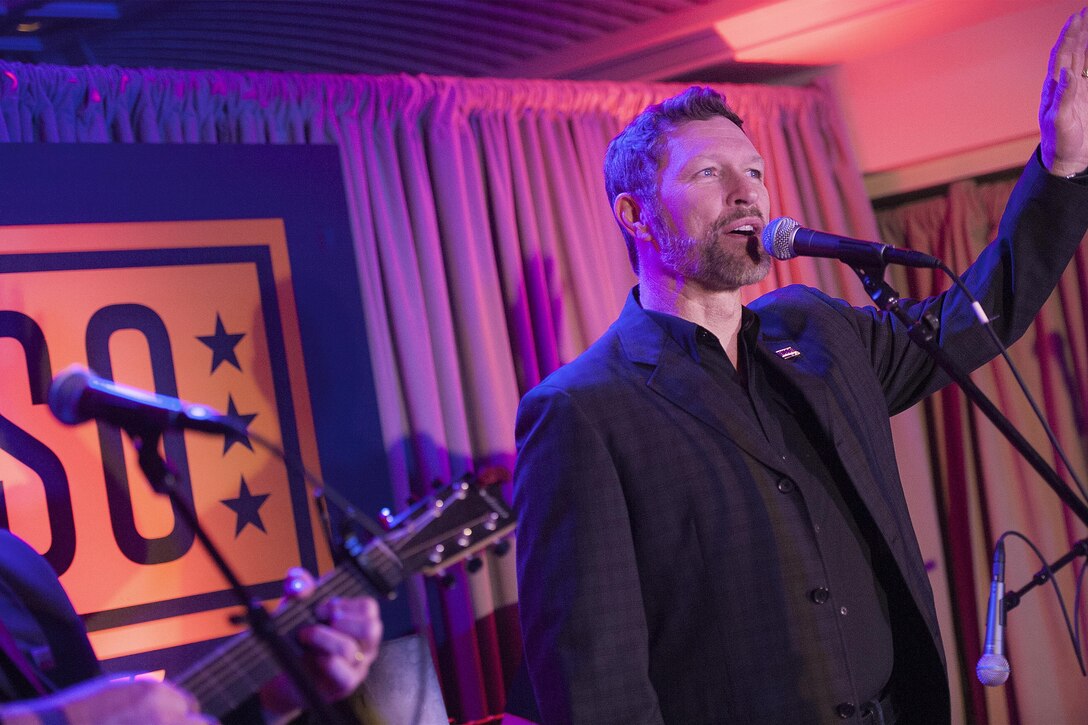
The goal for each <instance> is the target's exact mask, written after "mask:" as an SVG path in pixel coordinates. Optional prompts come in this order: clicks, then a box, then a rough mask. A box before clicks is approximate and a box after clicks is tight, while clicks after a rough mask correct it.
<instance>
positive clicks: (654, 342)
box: [515, 157, 1088, 725]
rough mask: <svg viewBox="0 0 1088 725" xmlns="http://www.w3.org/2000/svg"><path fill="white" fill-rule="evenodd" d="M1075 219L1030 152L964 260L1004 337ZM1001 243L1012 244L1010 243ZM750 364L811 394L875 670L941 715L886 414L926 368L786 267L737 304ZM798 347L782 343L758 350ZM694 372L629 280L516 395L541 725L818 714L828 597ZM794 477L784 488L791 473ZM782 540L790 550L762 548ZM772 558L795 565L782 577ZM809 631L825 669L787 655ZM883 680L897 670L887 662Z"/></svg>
mask: <svg viewBox="0 0 1088 725" xmlns="http://www.w3.org/2000/svg"><path fill="white" fill-rule="evenodd" d="M1086 228H1088V193H1086V190H1085V189H1084V188H1082V187H1080V186H1078V185H1076V184H1073V183H1070V182H1067V181H1065V180H1061V179H1055V178H1053V177H1051V176H1049V175H1048V174H1047V173H1046V172H1045V171H1044V170H1043V169H1042V167H1041V165H1040V164H1039V163H1038V160H1037V157H1036V159H1034V160H1033V161H1032V162H1031V164H1030V165H1029V167H1028V168H1027V170H1026V171H1025V173H1024V176H1023V177H1022V179H1021V182H1020V184H1019V185H1018V186H1017V189H1016V191H1015V192H1014V194H1013V197H1012V199H1011V201H1010V203H1009V205H1008V208H1007V211H1006V215H1005V218H1004V222H1003V224H1002V227H1001V229H1000V235H999V238H998V240H997V241H995V242H994V243H993V244H991V245H990V247H988V248H987V250H986V251H985V252H984V253H983V254H982V255H981V256H980V258H979V260H978V261H977V262H976V263H975V264H974V265H973V266H972V268H971V269H970V270H969V273H968V274H967V275H965V277H966V278H967V281H968V284H969V286H970V287H971V288H972V290H973V291H974V293H975V295H976V296H977V297H978V298H979V299H980V300H981V301H982V304H983V307H984V309H986V310H987V311H988V312H989V313H990V314H991V316H992V317H994V318H995V319H996V325H995V326H996V328H997V330H998V332H999V334H1001V336H1002V337H1003V338H1005V339H1006V340H1007V341H1008V340H1013V339H1015V338H1016V337H1018V336H1020V335H1021V334H1022V333H1023V331H1024V330H1025V329H1026V328H1027V326H1028V325H1029V324H1030V322H1031V320H1032V319H1033V317H1034V315H1035V313H1036V311H1037V310H1038V308H1039V307H1040V306H1041V305H1042V303H1043V302H1044V301H1045V299H1046V297H1047V296H1048V294H1049V291H1050V290H1051V289H1052V288H1053V287H1054V285H1055V284H1056V282H1057V279H1058V277H1059V276H1060V274H1061V272H1062V270H1063V269H1064V268H1065V265H1066V263H1067V261H1068V260H1069V258H1070V257H1071V255H1072V254H1073V252H1074V251H1075V249H1076V247H1077V245H1078V243H1079V242H1080V239H1081V237H1082V236H1083V234H1084V231H1085V229H1086ZM1014 260H1015V264H1013V261H1014ZM904 304H905V306H906V307H907V308H908V309H909V310H910V314H911V315H912V316H914V317H917V316H918V315H920V314H921V313H922V311H923V310H929V311H932V312H934V313H935V314H936V315H937V316H938V317H939V319H940V321H941V332H940V339H941V343H942V345H943V346H944V347H945V349H946V350H947V351H948V352H950V353H952V354H953V355H954V356H955V357H956V358H957V359H958V360H959V361H960V362H961V363H962V364H964V365H966V366H968V367H969V368H974V367H977V366H978V365H980V364H982V363H983V362H984V361H985V360H987V359H989V358H990V357H992V355H993V354H994V351H993V350H992V348H991V346H990V345H989V344H988V343H987V342H986V340H985V339H984V336H983V333H982V332H981V331H980V330H978V328H977V325H976V323H975V321H974V318H973V316H972V314H971V312H970V309H969V303H968V301H967V300H966V299H964V297H963V296H962V294H960V293H959V292H958V291H953V292H950V293H946V294H944V295H942V296H938V297H936V298H932V299H929V300H925V301H922V302H910V301H905V303H904ZM751 309H752V310H753V311H754V312H756V313H757V314H758V317H759V320H760V323H761V326H762V333H761V336H760V339H759V344H758V350H757V351H755V355H756V357H757V358H758V361H757V364H763V365H767V366H773V367H776V368H778V369H779V370H780V371H781V373H782V375H783V376H784V377H785V378H786V379H788V380H789V381H790V383H791V384H792V385H794V386H796V388H797V389H798V390H799V391H800V392H801V394H802V395H803V396H804V397H805V399H806V400H807V402H808V404H809V406H810V407H811V409H812V411H813V419H812V420H808V421H805V425H819V426H821V427H822V428H823V430H824V431H825V433H826V436H827V438H828V439H829V440H831V441H833V442H834V447H835V451H836V454H837V456H838V458H839V459H840V461H841V464H842V468H843V470H844V471H845V473H846V475H847V477H848V479H849V484H850V485H851V486H853V487H854V489H855V490H856V491H857V494H858V496H859V497H860V500H861V501H862V502H863V504H864V506H865V507H866V509H867V510H868V512H869V514H870V515H871V517H872V520H873V521H874V522H875V524H876V526H877V528H878V529H879V531H880V532H881V533H882V536H883V542H882V551H881V552H879V556H880V557H882V558H883V559H884V561H883V562H881V563H878V565H881V566H887V567H890V571H891V580H894V581H895V582H899V583H900V584H901V586H900V587H898V591H897V587H896V586H891V587H890V590H889V599H893V600H894V601H890V602H889V607H890V609H891V613H892V617H893V624H894V628H895V630H896V631H895V634H896V639H895V646H896V665H895V666H896V668H897V671H898V673H899V675H902V674H903V673H904V672H909V675H910V676H909V678H908V679H909V682H910V686H911V687H913V688H915V692H912V693H909V699H910V700H911V705H912V707H913V708H914V709H913V711H912V712H911V720H910V721H911V722H926V723H939V722H942V721H946V720H948V718H949V693H948V686H947V679H946V672H945V666H944V655H943V649H942V645H941V639H940V633H939V631H938V627H937V618H936V613H935V610H934V604H933V597H932V592H931V589H930V585H929V581H928V579H927V574H926V571H925V568H924V565H923V562H922V559H921V556H920V553H919V548H918V544H917V541H916V538H915V535H914V531H913V528H912V526H911V522H910V518H909V514H908V511H907V506H906V502H905V500H904V497H903V491H902V488H901V483H900V480H899V477H898V471H897V467H896V464H895V457H894V451H893V447H892V437H891V431H890V426H889V421H888V418H889V416H890V415H892V414H895V413H896V412H899V411H901V410H903V409H905V408H907V407H909V406H910V405H913V404H914V403H915V402H917V401H918V400H919V399H921V398H922V397H923V396H925V395H928V394H929V393H931V392H933V391H934V390H936V389H938V388H939V387H941V386H942V385H944V384H945V383H946V382H947V381H946V379H945V377H944V375H943V374H942V373H940V372H938V371H936V370H935V368H934V366H933V364H932V363H931V362H930V360H929V359H928V357H927V356H926V355H925V354H924V353H923V352H922V351H921V350H920V349H918V348H917V347H916V346H914V345H913V344H912V343H911V342H909V340H908V339H907V336H906V334H905V331H904V329H903V328H902V326H901V325H900V324H899V323H897V322H896V321H894V320H893V319H890V318H889V317H887V316H886V315H884V314H883V313H880V312H878V311H876V310H874V309H855V308H851V307H849V306H848V305H846V304H845V303H843V302H842V301H840V300H835V299H831V298H829V297H827V296H826V295H824V294H822V293H821V292H819V291H817V290H814V289H810V288H806V287H801V286H791V287H786V288H784V289H781V290H778V291H776V292H774V293H771V294H768V295H765V296H764V297H762V298H760V299H759V300H757V301H756V302H754V303H753V304H752V305H751ZM786 346H789V347H792V348H793V349H794V350H796V351H798V352H800V353H801V354H800V355H799V356H797V357H794V358H792V359H789V360H784V359H782V357H780V356H779V355H778V354H776V352H775V351H776V350H780V349H782V348H783V347H786ZM715 389H716V388H715V385H714V384H713V382H712V381H711V380H710V378H709V377H708V376H707V374H706V373H705V372H704V371H703V370H702V369H701V368H700V367H699V366H698V365H697V364H696V363H695V362H694V361H693V360H692V359H691V358H690V357H689V356H688V355H687V354H686V353H685V352H684V351H683V350H682V349H681V348H680V347H679V345H677V344H676V343H675V342H674V341H673V340H672V339H671V338H670V337H668V336H667V334H666V333H665V331H664V330H663V329H662V327H661V326H659V325H658V324H656V323H655V322H654V321H653V320H652V319H650V318H649V316H647V315H646V314H645V312H643V310H642V309H641V307H640V306H639V305H638V304H637V302H636V301H635V300H634V299H633V298H632V299H629V300H628V302H627V304H626V306H625V308H624V310H623V312H622V314H621V315H620V318H619V320H618V321H617V322H616V323H615V324H614V325H613V326H612V327H611V328H610V329H609V330H608V331H607V332H606V333H605V334H604V335H603V336H602V337H601V339H600V340H598V341H597V342H596V343H595V344H594V345H593V346H591V347H590V349H589V350H587V351H586V352H585V353H584V354H583V355H581V356H580V357H579V358H577V359H576V360H574V361H573V362H571V363H569V364H568V365H566V366H565V367H563V368H561V369H560V370H558V371H556V372H555V373H554V374H552V375H551V376H549V377H548V378H547V379H546V380H545V381H544V382H542V383H541V384H540V385H539V386H538V387H536V388H535V389H534V390H532V391H531V392H530V393H529V394H528V395H526V397H525V398H524V400H523V401H522V404H521V407H520V409H519V413H518V423H517V439H518V447H519V457H518V463H517V466H516V471H515V506H516V509H517V511H518V516H519V529H518V547H517V555H518V582H519V595H520V606H521V618H522V629H523V634H524V643H525V652H526V658H527V662H528V666H529V672H530V676H531V679H532V683H533V688H534V691H535V693H536V697H537V701H538V704H539V707H540V711H541V713H542V715H543V720H544V722H545V723H549V724H551V723H568V722H577V723H587V724H592V725H601V724H603V723H617V724H620V723H622V724H624V725H633V724H636V723H662V722H667V723H675V724H677V725H681V724H682V725H694V724H696V723H727V722H729V723H731V722H736V723H756V722H767V723H785V722H819V721H832V720H835V719H836V713H835V711H834V706H835V703H837V702H840V701H842V698H843V697H845V696H848V695H850V694H853V695H855V696H856V695H857V693H849V692H846V693H845V694H844V688H848V687H849V682H848V681H844V680H843V678H842V677H841V667H840V666H839V665H838V663H839V662H840V661H841V658H839V656H838V654H839V649H838V648H839V646H840V644H841V642H840V640H839V639H838V636H837V634H836V631H837V630H836V628H835V624H834V617H835V614H834V612H833V611H831V610H830V608H828V607H823V608H821V607H820V606H818V605H816V604H814V603H813V602H812V601H811V600H810V599H809V598H808V597H807V594H808V592H810V591H811V589H812V587H813V586H814V584H815V583H818V581H819V579H818V576H819V567H820V563H819V559H818V557H815V555H814V554H813V551H814V550H815V547H816V544H815V540H814V536H815V534H813V533H812V526H811V525H810V524H809V523H808V522H806V521H805V520H804V517H803V514H802V515H796V514H794V513H790V512H791V511H802V512H803V510H804V508H803V507H792V508H790V507H784V506H783V505H782V498H781V497H782V496H783V495H784V494H783V491H794V492H795V491H796V488H795V487H791V486H780V485H779V484H780V483H782V482H784V481H789V480H791V479H795V478H797V477H799V475H803V474H800V472H798V471H796V470H795V469H794V468H793V466H794V462H793V460H792V458H790V456H789V455H788V453H789V451H780V450H773V449H771V447H770V446H769V445H768V444H767V443H766V441H765V439H764V438H763V437H762V436H760V435H758V433H757V432H754V431H753V430H751V429H750V427H748V426H746V425H745V423H744V421H746V420H748V419H747V418H745V417H744V416H741V415H739V414H738V412H737V410H736V409H735V408H731V407H730V406H729V405H727V404H723V402H722V400H721V399H720V398H715V397H714V396H713V395H712V391H714V390H715ZM793 495H796V493H794V494H793ZM787 558H791V559H792V562H791V566H790V567H784V566H782V563H783V562H784V561H785V560H786V559H787ZM784 571H795V572H796V571H800V572H802V574H801V576H800V577H797V576H795V577H793V578H790V577H787V576H785V575H784ZM814 648H815V650H818V651H824V650H826V651H827V653H828V656H827V663H828V665H827V667H826V668H823V669H821V668H818V667H817V668H815V669H814V668H812V667H811V666H808V667H806V666H804V665H803V664H802V661H803V658H802V657H800V656H799V653H800V652H801V651H802V649H804V650H805V651H807V652H811V651H813V649H814ZM901 679H902V678H901Z"/></svg>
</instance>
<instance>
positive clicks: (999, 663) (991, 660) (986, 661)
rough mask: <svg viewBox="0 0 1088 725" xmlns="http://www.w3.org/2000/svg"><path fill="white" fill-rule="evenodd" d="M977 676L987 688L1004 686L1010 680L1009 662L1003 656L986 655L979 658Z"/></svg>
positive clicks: (976, 668)
mask: <svg viewBox="0 0 1088 725" xmlns="http://www.w3.org/2000/svg"><path fill="white" fill-rule="evenodd" d="M975 674H976V675H978V681H979V682H981V683H982V684H984V685H986V687H997V686H998V685H1004V684H1005V681H1006V680H1008V679H1009V661H1008V660H1007V659H1005V657H1004V656H1003V655H997V654H984V655H982V656H981V657H979V658H978V664H977V665H976V666H975Z"/></svg>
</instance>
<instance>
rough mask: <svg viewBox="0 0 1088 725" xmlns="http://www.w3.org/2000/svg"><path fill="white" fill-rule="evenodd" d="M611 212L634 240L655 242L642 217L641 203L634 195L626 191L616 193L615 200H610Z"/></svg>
mask: <svg viewBox="0 0 1088 725" xmlns="http://www.w3.org/2000/svg"><path fill="white" fill-rule="evenodd" d="M612 213H613V214H615V215H616V220H617V221H618V222H619V224H620V226H621V227H623V229H624V230H626V231H627V233H629V234H630V235H631V236H632V237H634V238H635V240H637V241H640V242H650V243H651V244H655V240H654V238H653V234H652V233H651V232H650V228H649V226H648V225H647V224H646V222H645V221H644V218H643V217H644V215H643V207H642V204H640V203H639V201H638V199H636V198H635V197H634V196H632V195H631V194H629V193H627V192H626V191H625V192H623V193H622V194H618V195H616V200H615V201H614V202H612Z"/></svg>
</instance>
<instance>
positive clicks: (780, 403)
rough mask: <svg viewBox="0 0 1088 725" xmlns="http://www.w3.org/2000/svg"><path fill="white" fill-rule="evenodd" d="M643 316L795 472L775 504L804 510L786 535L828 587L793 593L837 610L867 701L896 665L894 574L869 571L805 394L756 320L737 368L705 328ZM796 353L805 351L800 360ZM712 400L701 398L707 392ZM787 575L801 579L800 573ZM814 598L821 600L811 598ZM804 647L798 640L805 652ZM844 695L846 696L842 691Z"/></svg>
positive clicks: (846, 489)
mask: <svg viewBox="0 0 1088 725" xmlns="http://www.w3.org/2000/svg"><path fill="white" fill-rule="evenodd" d="M646 313H647V314H648V315H649V316H650V317H651V318H652V319H653V320H654V321H655V322H657V323H658V324H659V325H661V327H662V328H664V330H665V331H666V332H667V333H668V335H669V337H671V338H672V339H673V340H674V341H675V342H676V343H677V344H678V345H679V346H680V347H681V348H682V349H683V350H684V351H685V352H686V353H687V354H688V355H689V356H690V357H691V358H692V359H693V360H694V361H695V362H696V363H697V364H698V365H699V366H700V367H702V368H703V369H704V370H705V371H706V372H708V373H709V374H710V376H711V377H712V378H713V379H714V380H715V381H716V382H717V383H718V384H719V385H720V386H722V388H723V393H724V392H726V391H727V390H728V389H729V388H728V387H727V386H733V390H734V392H736V391H737V390H739V391H740V392H741V395H739V396H738V395H736V394H734V395H723V396H722V399H723V401H725V400H737V399H741V400H747V401H748V404H749V407H748V409H747V410H742V411H738V413H739V414H742V415H745V416H746V417H749V418H750V419H751V420H752V422H753V424H754V425H753V427H755V426H758V429H759V430H760V431H761V432H762V434H763V436H764V437H765V438H766V440H767V442H768V443H769V444H770V445H771V446H772V448H774V449H775V450H778V451H782V452H789V454H790V455H792V456H793V457H794V458H795V459H796V461H797V463H798V464H799V465H797V466H794V469H795V470H798V471H799V474H798V475H796V476H794V478H795V480H794V481H793V484H794V485H795V486H796V488H795V489H792V490H791V493H792V494H793V495H791V496H782V497H780V499H779V500H781V502H782V505H784V506H790V505H799V506H802V507H803V508H804V510H805V511H806V513H807V517H804V519H803V520H807V521H808V522H809V525H810V526H811V529H812V531H811V535H806V536H794V535H791V532H779V533H778V534H777V535H780V536H785V537H789V538H790V539H791V541H790V542H789V544H790V545H792V546H810V545H811V544H810V542H812V541H815V546H816V549H817V551H816V552H814V554H815V555H816V556H817V557H818V558H819V559H820V561H821V562H822V565H823V569H824V571H825V573H826V581H822V582H812V589H811V590H810V591H808V592H799V593H798V594H799V596H803V595H805V594H807V595H809V596H810V597H812V598H813V599H814V601H813V606H822V607H833V608H834V610H835V611H837V612H838V615H839V616H838V621H837V624H838V628H839V633H840V638H841V642H842V650H841V653H842V655H841V656H842V657H844V659H845V663H846V667H847V669H848V670H849V673H850V681H851V682H852V683H853V689H854V692H853V693H850V694H849V698H850V699H851V700H855V701H857V702H865V701H866V700H868V699H870V698H875V697H877V696H878V695H880V694H881V693H882V692H883V691H884V690H885V688H886V686H887V685H888V683H889V682H890V680H891V675H892V664H893V660H894V652H893V644H892V639H893V637H892V627H891V622H890V616H889V608H888V596H887V591H889V590H894V589H895V587H894V586H891V585H890V584H891V583H890V582H882V581H881V577H882V576H883V577H889V576H895V575H894V574H892V573H890V572H889V571H888V570H887V567H884V566H880V565H874V556H875V557H876V558H877V559H879V558H881V555H880V554H879V553H877V554H875V555H874V551H877V552H879V551H883V548H882V544H880V543H879V542H880V541H881V539H880V537H879V534H878V532H876V531H875V528H874V525H873V522H872V518H871V516H870V515H869V513H868V511H867V510H866V508H865V507H864V505H862V503H861V501H860V499H859V498H858V495H857V493H856V491H855V490H854V489H853V487H852V486H850V485H848V484H849V479H848V478H847V476H846V474H845V472H844V471H843V470H842V464H841V463H840V461H839V459H838V456H837V455H836V453H835V449H834V446H833V444H832V442H831V441H830V440H829V439H828V436H827V435H826V432H825V431H824V430H822V428H821V427H820V426H819V425H817V424H816V418H815V416H814V415H813V414H812V411H811V408H810V406H809V404H808V402H807V401H806V400H805V398H804V397H803V395H802V394H801V393H800V391H799V390H798V389H797V387H796V386H795V385H793V384H792V383H791V382H790V380H789V379H788V378H787V377H786V376H785V375H784V374H782V373H781V372H779V371H778V370H777V369H776V367H775V366H772V365H769V364H768V363H767V362H766V361H765V360H764V356H766V355H771V354H774V353H771V352H768V351H764V350H760V349H759V347H758V345H759V319H758V317H757V316H756V315H755V313H753V312H751V311H750V310H748V309H744V310H743V313H742V318H741V330H740V336H739V341H738V359H739V361H740V366H739V370H738V368H737V367H734V366H733V364H732V363H731V362H730V361H729V358H728V357H727V356H726V354H725V350H724V348H723V347H722V345H721V344H720V343H719V341H718V339H717V337H715V336H714V334H713V333H711V332H710V331H709V330H707V329H705V328H703V327H701V326H699V325H696V324H695V323H693V322H690V321H688V320H684V319H682V318H679V317H675V316H673V315H669V314H665V313H661V312H655V311H652V310H646ZM802 354H803V353H802ZM709 394H711V393H709V392H708V395H709ZM791 574H795V576H793V577H791V576H789V574H788V575H787V576H786V577H785V578H786V579H787V580H790V579H791V578H801V577H800V576H796V574H797V573H791ZM815 600H821V601H815ZM806 644H807V643H806V642H800V643H798V646H799V647H801V648H805V645H806ZM812 649H813V648H812V647H808V648H807V649H803V651H804V656H805V657H806V658H812V659H813V661H814V662H819V661H822V660H824V659H826V658H827V657H834V656H835V654H834V653H828V652H816V651H812ZM844 694H845V693H844Z"/></svg>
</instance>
